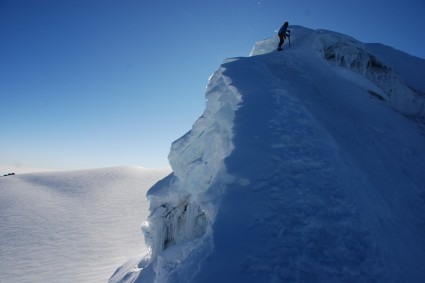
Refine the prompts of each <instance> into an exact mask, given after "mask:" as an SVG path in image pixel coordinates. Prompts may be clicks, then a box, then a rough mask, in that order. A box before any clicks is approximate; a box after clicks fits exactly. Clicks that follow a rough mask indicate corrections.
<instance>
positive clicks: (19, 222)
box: [0, 167, 170, 283]
mask: <svg viewBox="0 0 425 283" xmlns="http://www.w3.org/2000/svg"><path fill="white" fill-rule="evenodd" d="M2 168H3V167H2ZM21 170H24V169H21ZM169 172H170V170H169V169H145V168H140V167H115V168H103V169H93V170H81V171H68V172H66V171H64V172H59V171H57V172H43V173H39V172H38V173H29V174H17V175H15V176H7V177H1V178H0V215H1V216H0V282H14V283H24V282H25V283H28V282H61V283H62V282H64V283H65V282H106V281H107V280H108V278H109V277H111V275H112V274H113V273H114V271H115V270H116V268H117V267H118V266H119V265H122V264H123V262H125V261H127V260H128V259H129V258H132V257H137V258H140V256H141V255H142V254H144V253H146V247H145V245H144V244H143V236H142V234H141V232H140V220H141V219H144V218H146V217H147V214H148V203H147V200H146V198H145V194H146V191H147V189H148V188H149V187H150V186H152V185H153V184H154V183H155V182H156V181H158V180H159V179H161V178H163V177H164V176H166V175H167V174H168V173H169Z"/></svg>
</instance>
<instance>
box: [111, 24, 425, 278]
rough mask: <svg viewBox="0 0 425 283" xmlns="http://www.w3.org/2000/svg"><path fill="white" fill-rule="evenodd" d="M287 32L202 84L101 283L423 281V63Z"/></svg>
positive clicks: (330, 36) (337, 37)
mask: <svg viewBox="0 0 425 283" xmlns="http://www.w3.org/2000/svg"><path fill="white" fill-rule="evenodd" d="M291 30H292V37H291V44H292V46H291V47H290V48H289V47H288V46H287V45H285V50H284V51H283V52H276V51H275V48H276V47H277V38H276V37H275V38H270V39H267V40H264V41H261V42H258V43H256V44H255V47H254V49H253V51H252V53H251V56H250V57H246V58H245V57H244V58H233V59H229V60H227V61H226V62H225V63H224V64H223V65H222V66H221V67H220V68H219V69H218V70H217V72H216V73H215V74H214V75H213V76H212V77H211V78H210V80H209V84H208V87H207V92H206V98H207V105H206V109H205V112H204V114H203V115H202V116H201V117H200V118H199V120H197V121H196V122H195V124H194V125H193V128H192V130H191V131H189V132H188V133H187V134H186V135H184V136H183V137H181V138H180V139H178V140H177V141H176V142H174V144H173V145H172V148H171V152H170V156H169V160H170V164H171V166H172V169H173V174H172V175H170V176H168V177H167V178H165V179H163V180H161V181H160V182H158V183H157V184H156V185H155V186H153V187H152V188H151V189H150V190H149V192H148V199H149V201H150V216H149V218H148V221H147V222H146V223H145V224H144V228H143V230H144V234H145V240H146V243H147V245H148V246H149V248H150V255H149V256H147V257H145V258H143V259H141V260H140V261H139V262H138V263H137V265H131V264H128V265H124V266H122V267H121V268H120V269H118V270H117V272H116V273H115V274H114V276H113V277H112V278H111V279H110V282H199V283H201V282H202V283H209V282H211V283H212V282H214V283H216V282H326V283H331V282H417V283H419V282H425V268H424V267H425V136H424V127H423V125H424V124H423V123H424V117H425V107H424V101H425V100H424V98H425V96H424V93H425V85H424V82H425V77H424V74H425V60H423V59H420V58H415V57H412V56H410V55H408V54H405V53H403V52H400V51H396V50H394V49H392V48H390V47H387V46H383V45H379V44H364V43H361V42H359V41H357V40H355V39H353V38H351V37H349V36H346V35H342V34H338V33H334V32H330V31H324V30H310V29H307V28H303V27H299V26H293V27H291Z"/></svg>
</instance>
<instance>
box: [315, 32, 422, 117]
mask: <svg viewBox="0 0 425 283" xmlns="http://www.w3.org/2000/svg"><path fill="white" fill-rule="evenodd" d="M317 33H318V35H317V36H316V38H315V42H314V47H315V48H316V50H317V52H318V53H319V54H320V55H321V56H322V57H323V58H324V59H326V60H327V61H330V62H332V63H334V64H336V65H338V66H342V67H344V68H347V69H349V70H351V71H354V72H356V73H359V74H361V75H363V76H364V77H365V78H367V79H368V80H370V81H371V82H372V83H374V84H375V85H376V86H378V87H379V88H381V89H382V90H383V92H382V93H383V94H384V97H381V99H383V100H386V101H388V103H389V105H390V106H391V107H392V108H394V109H395V110H397V111H399V112H401V113H403V114H405V115H407V116H413V117H425V96H424V95H422V94H421V93H419V92H417V91H415V90H414V89H411V88H409V87H408V86H407V85H406V84H405V82H404V80H403V78H402V77H401V76H400V75H399V74H397V72H396V71H395V70H394V69H393V68H392V67H391V66H390V65H388V64H386V63H385V62H383V61H381V60H380V59H378V58H377V57H375V56H374V55H372V54H371V53H370V52H369V51H368V50H367V47H366V45H365V44H364V43H361V42H359V41H357V40H355V39H353V38H350V37H348V36H346V35H342V34H338V33H331V32H328V31H317Z"/></svg>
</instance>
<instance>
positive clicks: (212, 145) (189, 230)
mask: <svg viewBox="0 0 425 283" xmlns="http://www.w3.org/2000/svg"><path fill="white" fill-rule="evenodd" d="M224 70H225V69H224V68H220V69H219V70H218V71H217V72H215V74H214V75H213V76H212V77H211V78H210V80H209V84H208V87H207V91H206V98H207V100H208V101H207V105H206V110H205V112H204V113H203V115H202V116H201V117H200V118H199V119H198V120H197V121H196V122H195V123H194V125H193V127H192V129H191V130H190V131H189V132H188V133H187V134H186V135H184V136H183V137H181V138H180V139H178V140H177V141H175V142H174V143H173V144H172V147H171V151H170V154H169V161H170V165H171V167H172V169H173V174H172V175H170V176H169V177H167V178H166V179H164V180H162V181H161V182H159V183H158V184H156V185H155V186H154V187H152V188H151V189H150V190H149V192H148V195H147V196H148V200H149V202H150V204H151V206H150V211H151V215H150V216H149V218H148V220H147V222H146V223H145V224H144V225H143V232H144V234H145V240H146V243H147V245H148V246H149V247H150V249H151V260H152V261H155V265H154V269H155V272H156V276H157V280H159V281H160V282H161V281H163V282H165V281H166V278H165V277H167V276H170V271H172V272H173V273H174V275H173V276H176V274H175V273H178V268H179V266H178V265H179V264H180V263H181V262H182V261H184V260H185V259H186V258H187V257H191V256H199V255H193V254H192V251H194V250H196V249H197V248H198V247H199V246H201V245H204V246H208V245H210V244H211V243H210V236H211V235H210V234H211V230H210V226H211V224H212V222H213V220H214V216H215V213H216V205H213V203H214V202H216V201H217V198H218V197H219V196H220V188H221V187H222V186H223V184H224V183H226V181H227V180H226V177H225V176H226V174H225V171H226V170H225V167H224V163H223V160H224V159H225V158H226V157H227V156H228V155H229V154H230V152H231V151H232V149H233V146H232V125H233V119H234V113H235V110H236V109H237V107H238V103H239V102H240V95H239V94H238V92H237V90H236V89H235V88H234V87H232V85H231V81H230V79H229V78H228V77H226V76H225V75H224V74H223V72H224ZM176 245H180V247H179V249H180V250H181V251H180V252H179V253H178V254H176V255H174V256H170V253H167V250H168V251H170V250H172V248H173V246H176ZM184 246H186V248H184ZM206 249H207V250H208V247H206ZM182 250H184V252H182ZM164 252H165V253H164ZM160 278H161V279H160ZM182 280H183V279H182ZM182 282H183V281H182Z"/></svg>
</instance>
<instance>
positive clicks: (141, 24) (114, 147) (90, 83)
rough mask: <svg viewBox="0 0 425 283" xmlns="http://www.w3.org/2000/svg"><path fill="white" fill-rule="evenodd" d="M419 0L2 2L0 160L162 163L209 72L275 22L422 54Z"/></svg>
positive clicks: (199, 104)
mask: <svg viewBox="0 0 425 283" xmlns="http://www.w3.org/2000/svg"><path fill="white" fill-rule="evenodd" d="M424 12H425V2H424V1H423V0H407V1H384V0H368V1H363V0H357V1H336V0H321V1H302V0H300V1H284V0H269V1H267V0H264V1H262V0H256V1H250V0H235V1H231V0H229V1H224V0H214V1H202V0H192V1H185V0H182V1H176V0H174V1H171V0H169V1H160V0H158V1H142V0H138V1H136V0H120V1H118V0H114V1H111V0H0V40H1V42H0V98H1V100H0V121H1V132H0V164H10V165H14V164H17V165H21V166H31V167H46V168H52V169H85V168H93V167H104V166H116V165H139V166H144V167H164V166H168V161H167V155H168V152H169V149H170V145H171V143H172V141H174V140H175V139H177V138H179V137H180V136H181V135H183V134H184V133H185V132H186V131H188V130H189V129H190V128H191V125H192V124H193V122H194V121H195V120H196V119H197V118H198V117H199V116H200V115H201V114H202V112H203V110H204V103H205V100H204V90H205V86H206V84H207V81H208V77H209V76H210V75H211V74H212V73H213V72H214V70H216V69H217V68H218V66H219V65H220V64H221V63H222V61H223V59H224V58H228V57H237V56H247V55H248V54H249V52H250V50H251V48H252V46H253V44H254V43H255V42H256V41H258V40H262V39H264V38H268V37H271V36H273V35H274V34H275V30H276V29H278V28H279V27H280V26H281V24H282V23H283V21H285V20H288V21H289V22H290V24H296V25H302V26H305V27H309V28H314V29H317V28H322V29H329V30H333V31H337V32H341V33H345V34H348V35H351V36H353V37H355V38H357V39H359V40H361V41H364V42H380V43H384V44H387V45H390V46H393V47H395V48H396V49H399V50H402V51H405V52H407V53H410V54H412V55H416V56H419V57H421V58H425V39H424V36H423V34H424V32H423V31H424V30H425V17H423V14H424Z"/></svg>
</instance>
